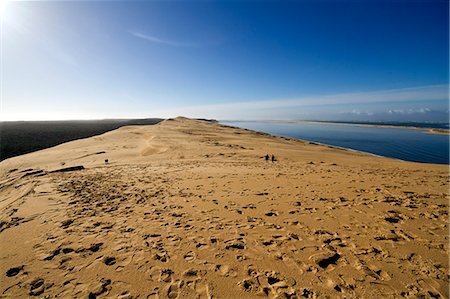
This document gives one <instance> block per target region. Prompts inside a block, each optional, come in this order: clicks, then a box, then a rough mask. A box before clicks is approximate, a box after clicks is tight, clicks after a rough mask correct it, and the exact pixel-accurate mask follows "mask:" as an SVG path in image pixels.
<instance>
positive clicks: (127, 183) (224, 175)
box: [0, 118, 449, 298]
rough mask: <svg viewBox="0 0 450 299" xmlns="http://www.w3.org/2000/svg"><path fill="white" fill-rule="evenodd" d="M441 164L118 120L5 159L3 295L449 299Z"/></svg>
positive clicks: (0, 244) (0, 239) (202, 126)
mask: <svg viewBox="0 0 450 299" xmlns="http://www.w3.org/2000/svg"><path fill="white" fill-rule="evenodd" d="M266 154H274V155H275V156H276V158H277V161H275V162H271V161H266V160H265V159H264V156H265V155H266ZM106 160H107V162H106ZM447 171H448V169H447V166H443V165H431V164H419V163H409V162H402V161H397V160H392V159H387V158H380V157H374V156H370V155H365V154H360V153H355V152H350V151H345V150H341V149H336V148H332V147H328V146H323V145H316V144H310V143H309V142H305V141H299V140H293V139H289V138H282V137H274V136H270V135H267V134H263V133H257V132H252V131H249V130H245V129H240V128H233V127H228V126H224V125H220V124H218V123H213V122H208V121H201V120H191V119H187V118H177V119H173V120H166V121H163V122H161V123H159V124H157V125H152V126H132V127H131V126H130V127H122V128H120V129H117V130H115V131H111V132H108V133H105V134H102V135H99V136H96V137H91V138H86V139H82V140H76V141H72V142H68V143H65V144H62V145H59V146H56V147H53V148H49V149H45V150H42V151H38V152H34V153H31V154H27V155H23V156H19V157H14V158H11V159H7V160H5V161H2V162H1V163H0V210H1V214H0V215H1V216H0V258H1V263H0V270H1V271H0V272H1V273H0V275H2V278H1V279H0V294H1V297H2V298H19V297H20V298H21V297H27V296H38V297H45V296H49V297H54V296H56V295H58V296H60V297H63V298H65V297H74V298H137V297H139V298H238V297H243V298H255V297H268V298H322V297H347V298H379V297H382V296H384V297H405V298H417V297H421V296H423V297H426V298H428V297H434V298H439V297H441V298H448V296H449V293H448V282H449V281H448V271H449V264H448V199H449V197H448V194H447V192H448V187H449V185H448V172H447Z"/></svg>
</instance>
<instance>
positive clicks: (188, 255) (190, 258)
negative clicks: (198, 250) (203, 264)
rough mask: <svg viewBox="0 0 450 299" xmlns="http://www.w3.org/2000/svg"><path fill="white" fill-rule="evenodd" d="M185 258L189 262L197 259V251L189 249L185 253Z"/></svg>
mask: <svg viewBox="0 0 450 299" xmlns="http://www.w3.org/2000/svg"><path fill="white" fill-rule="evenodd" d="M184 259H185V260H186V261H188V262H190V261H193V260H195V253H194V252H193V251H189V252H188V253H186V254H185V255H184Z"/></svg>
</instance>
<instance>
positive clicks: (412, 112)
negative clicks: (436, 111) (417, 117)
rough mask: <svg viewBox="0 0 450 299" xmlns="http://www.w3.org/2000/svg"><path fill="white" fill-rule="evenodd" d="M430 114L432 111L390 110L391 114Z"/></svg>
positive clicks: (420, 109) (424, 109)
mask: <svg viewBox="0 0 450 299" xmlns="http://www.w3.org/2000/svg"><path fill="white" fill-rule="evenodd" d="M428 112H431V109H429V108H418V109H391V110H388V113H389V114H416V113H421V114H425V113H428Z"/></svg>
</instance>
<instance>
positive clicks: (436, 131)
mask: <svg viewBox="0 0 450 299" xmlns="http://www.w3.org/2000/svg"><path fill="white" fill-rule="evenodd" d="M223 122H266V123H285V124H289V123H291V124H317V125H335V126H350V127H351V126H353V127H369V128H370V127H371V128H386V129H410V130H420V131H424V132H425V133H427V134H439V135H448V134H450V130H446V129H439V128H423V127H416V126H394V125H382V124H380V125H379V124H362V123H361V124H360V123H345V122H332V121H330V122H329V121H309V120H223Z"/></svg>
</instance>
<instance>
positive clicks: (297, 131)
mask: <svg viewBox="0 0 450 299" xmlns="http://www.w3.org/2000/svg"><path fill="white" fill-rule="evenodd" d="M221 123H223V124H225V125H231V126H237V127H241V128H246V129H251V130H255V131H260V132H265V133H269V134H273V135H278V136H284V137H291V138H297V139H303V140H308V141H313V142H319V143H324V144H328V145H333V146H339V147H344V148H348V149H352V150H357V151H361V152H366V153H371V154H375V155H379V156H384V157H390V158H395V159H400V160H405V161H413V162H423V163H437V164H449V135H448V134H429V133H427V131H426V130H416V129H406V128H382V127H366V126H352V125H336V124H329V123H321V124H318V123H282V122H253V121H233V122H228V121H226V122H221Z"/></svg>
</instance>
